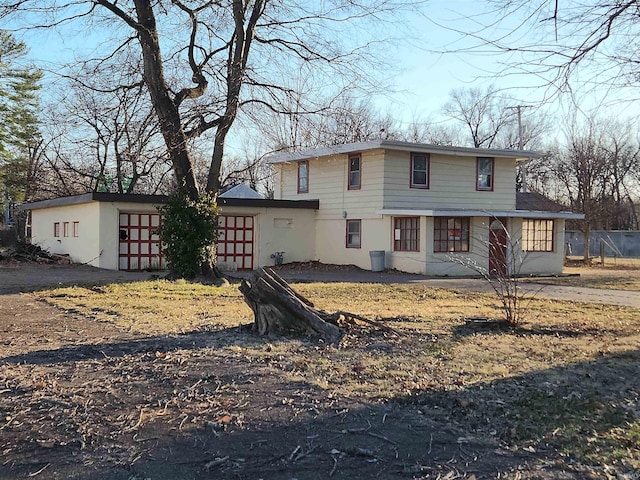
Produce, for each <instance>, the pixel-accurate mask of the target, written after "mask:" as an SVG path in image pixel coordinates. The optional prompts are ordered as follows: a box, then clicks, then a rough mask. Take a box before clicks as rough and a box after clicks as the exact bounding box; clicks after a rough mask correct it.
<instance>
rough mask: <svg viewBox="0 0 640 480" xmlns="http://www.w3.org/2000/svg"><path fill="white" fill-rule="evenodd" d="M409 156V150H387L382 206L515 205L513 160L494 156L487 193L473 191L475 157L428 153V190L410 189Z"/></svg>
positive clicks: (503, 207)
mask: <svg viewBox="0 0 640 480" xmlns="http://www.w3.org/2000/svg"><path fill="white" fill-rule="evenodd" d="M410 159H411V155H410V153H408V152H398V151H387V152H386V161H385V171H384V174H385V182H384V208H401V209H411V208H413V209H442V208H472V209H480V210H484V209H486V210H511V209H514V208H515V206H516V189H515V184H516V177H515V160H513V159H504V158H496V159H495V163H494V190H493V191H490V192H488V191H487V192H485V191H477V190H476V157H456V156H443V155H431V159H430V172H429V173H430V181H429V188H428V189H418V188H410V186H409V182H410V168H411V160H410Z"/></svg>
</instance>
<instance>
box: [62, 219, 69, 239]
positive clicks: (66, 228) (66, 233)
mask: <svg viewBox="0 0 640 480" xmlns="http://www.w3.org/2000/svg"><path fill="white" fill-rule="evenodd" d="M62 231H63V232H64V236H65V237H68V236H69V222H64V223H63V224H62Z"/></svg>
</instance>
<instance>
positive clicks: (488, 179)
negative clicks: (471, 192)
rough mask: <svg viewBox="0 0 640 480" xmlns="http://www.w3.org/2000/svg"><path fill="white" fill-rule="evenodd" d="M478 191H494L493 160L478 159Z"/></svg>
mask: <svg viewBox="0 0 640 480" xmlns="http://www.w3.org/2000/svg"><path fill="white" fill-rule="evenodd" d="M476 170H477V181H476V190H493V158H490V157H478V158H477V161H476Z"/></svg>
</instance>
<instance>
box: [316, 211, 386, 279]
mask: <svg viewBox="0 0 640 480" xmlns="http://www.w3.org/2000/svg"><path fill="white" fill-rule="evenodd" d="M320 205H322V203H321V204H320ZM379 217H380V216H379ZM349 220H353V219H352V218H350V219H349ZM360 220H361V225H360V228H361V231H360V235H361V237H360V238H361V245H360V248H347V246H346V243H347V238H346V236H347V225H346V219H343V218H340V219H333V220H326V219H325V220H318V222H317V224H316V245H317V248H316V254H317V255H316V257H317V260H319V261H320V262H322V263H333V264H337V265H356V266H358V267H360V268H363V269H365V270H370V269H371V260H370V257H369V252H370V251H371V250H384V251H389V249H390V242H391V237H390V229H389V222H388V219H384V218H369V219H360ZM387 266H388V265H387Z"/></svg>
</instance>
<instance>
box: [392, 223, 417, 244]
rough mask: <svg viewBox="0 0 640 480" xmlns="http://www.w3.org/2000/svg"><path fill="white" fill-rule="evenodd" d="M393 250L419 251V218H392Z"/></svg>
mask: <svg viewBox="0 0 640 480" xmlns="http://www.w3.org/2000/svg"><path fill="white" fill-rule="evenodd" d="M393 249H394V250H395V251H396V252H418V251H420V217H397V218H394V220H393Z"/></svg>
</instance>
